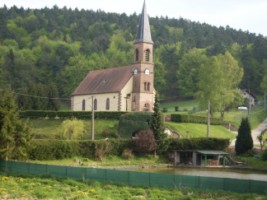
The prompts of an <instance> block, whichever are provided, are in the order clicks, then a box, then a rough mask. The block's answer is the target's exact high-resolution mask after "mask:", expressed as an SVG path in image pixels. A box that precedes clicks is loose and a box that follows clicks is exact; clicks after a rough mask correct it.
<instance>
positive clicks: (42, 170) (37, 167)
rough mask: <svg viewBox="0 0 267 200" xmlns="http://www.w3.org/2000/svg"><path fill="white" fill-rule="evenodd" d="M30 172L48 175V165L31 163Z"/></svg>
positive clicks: (37, 174)
mask: <svg viewBox="0 0 267 200" xmlns="http://www.w3.org/2000/svg"><path fill="white" fill-rule="evenodd" d="M28 173H29V174H31V175H36V176H43V175H47V165H42V164H30V166H29V172H28Z"/></svg>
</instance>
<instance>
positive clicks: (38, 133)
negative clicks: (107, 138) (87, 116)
mask: <svg viewBox="0 0 267 200" xmlns="http://www.w3.org/2000/svg"><path fill="white" fill-rule="evenodd" d="M82 121H83V122H84V125H85V127H86V128H85V129H86V130H85V134H84V139H89V138H90V137H91V134H90V133H91V121H90V120H82ZM29 122H30V126H31V130H32V133H33V135H34V136H35V137H36V138H46V139H49V138H50V139H53V138H56V137H60V136H61V135H62V128H61V124H62V122H63V120H62V119H31V120H29ZM117 124H118V121H116V120H100V119H97V120H95V138H96V139H103V136H102V132H103V131H105V130H107V131H108V132H109V133H117ZM86 133H88V134H86Z"/></svg>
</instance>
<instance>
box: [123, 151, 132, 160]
mask: <svg viewBox="0 0 267 200" xmlns="http://www.w3.org/2000/svg"><path fill="white" fill-rule="evenodd" d="M121 156H122V158H124V159H127V160H130V159H132V158H133V157H134V155H133V150H132V149H124V150H123V152H122V155H121Z"/></svg>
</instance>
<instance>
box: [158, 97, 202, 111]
mask: <svg viewBox="0 0 267 200" xmlns="http://www.w3.org/2000/svg"><path fill="white" fill-rule="evenodd" d="M176 106H178V108H179V112H188V111H190V110H193V109H194V108H197V107H198V101H197V100H188V101H175V102H166V103H161V104H160V107H161V109H164V108H165V109H167V113H168V114H170V113H177V112H176V111H175V107H176Z"/></svg>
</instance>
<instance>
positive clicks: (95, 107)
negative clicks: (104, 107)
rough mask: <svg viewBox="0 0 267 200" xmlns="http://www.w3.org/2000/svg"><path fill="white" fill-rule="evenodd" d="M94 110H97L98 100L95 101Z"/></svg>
mask: <svg viewBox="0 0 267 200" xmlns="http://www.w3.org/2000/svg"><path fill="white" fill-rule="evenodd" d="M94 110H97V99H94Z"/></svg>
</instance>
